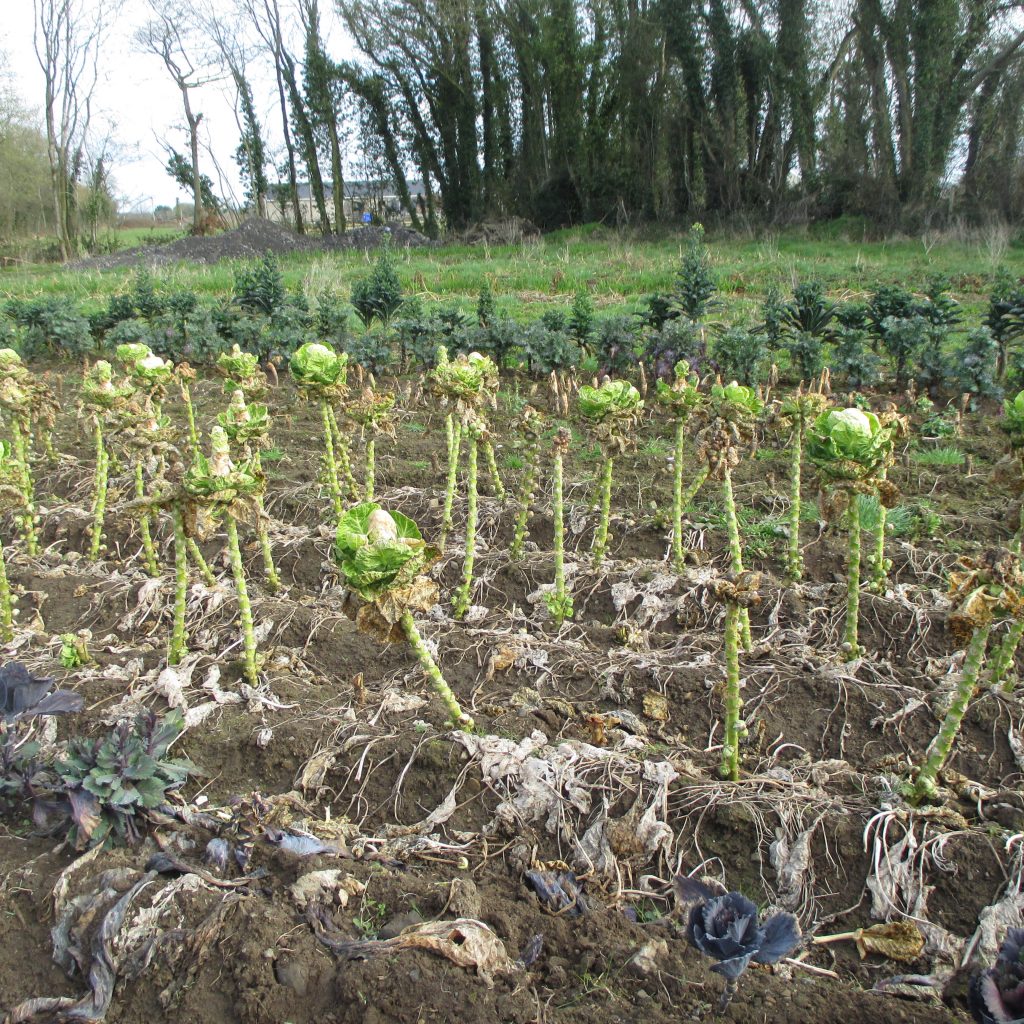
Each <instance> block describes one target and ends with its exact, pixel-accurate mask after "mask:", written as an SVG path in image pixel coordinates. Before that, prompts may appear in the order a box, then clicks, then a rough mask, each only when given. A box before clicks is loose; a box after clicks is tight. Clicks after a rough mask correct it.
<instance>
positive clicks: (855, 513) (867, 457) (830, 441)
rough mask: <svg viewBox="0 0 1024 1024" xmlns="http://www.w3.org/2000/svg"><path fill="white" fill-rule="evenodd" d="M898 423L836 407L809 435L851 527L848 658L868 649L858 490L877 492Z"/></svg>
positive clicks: (810, 451)
mask: <svg viewBox="0 0 1024 1024" xmlns="http://www.w3.org/2000/svg"><path fill="white" fill-rule="evenodd" d="M892 439H893V427H891V426H887V425H884V424H883V423H882V421H881V420H880V419H879V418H878V417H877V416H876V415H874V413H870V412H864V411H862V410H860V409H833V410H831V411H829V412H825V413H822V414H821V415H820V416H819V417H818V418H817V419H816V420H815V421H814V423H813V424H812V426H811V428H810V430H809V431H808V435H807V454H808V457H809V458H810V460H811V461H812V462H813V463H814V465H815V467H816V468H817V470H818V473H819V474H820V476H821V478H822V481H823V482H824V483H825V484H827V485H829V486H831V487H833V488H835V489H836V490H837V491H839V492H841V493H842V494H843V495H844V498H845V504H846V522H847V526H848V528H849V538H848V542H847V567H846V571H847V584H846V631H845V643H844V646H845V648H846V657H847V660H849V661H852V660H854V659H855V658H858V657H860V656H861V654H862V653H863V649H862V648H861V647H860V645H859V644H858V642H857V617H858V615H859V612H860V555H861V551H860V548H861V545H860V507H859V505H858V503H857V495H858V494H864V493H867V494H871V493H878V491H879V488H880V486H881V479H880V474H881V471H882V469H883V468H884V467H885V466H886V465H887V463H888V459H889V458H890V457H891V453H892Z"/></svg>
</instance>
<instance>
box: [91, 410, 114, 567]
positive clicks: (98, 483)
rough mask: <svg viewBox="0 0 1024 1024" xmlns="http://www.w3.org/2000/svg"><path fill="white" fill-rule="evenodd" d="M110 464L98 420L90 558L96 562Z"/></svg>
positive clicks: (105, 504)
mask: <svg viewBox="0 0 1024 1024" xmlns="http://www.w3.org/2000/svg"><path fill="white" fill-rule="evenodd" d="M109 464H110V460H109V456H108V455H107V449H106V447H105V445H104V444H103V425H102V424H101V423H100V421H99V419H97V420H96V474H95V476H94V477H93V499H92V536H91V538H90V541H89V557H90V558H91V559H92V560H93V561H96V560H98V559H99V557H100V549H101V547H102V545H103V520H104V517H105V516H106V510H107V469H108V466H109Z"/></svg>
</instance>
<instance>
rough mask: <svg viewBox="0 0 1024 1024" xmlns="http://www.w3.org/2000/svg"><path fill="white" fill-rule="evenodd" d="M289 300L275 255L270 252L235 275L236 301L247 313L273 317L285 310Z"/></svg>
mask: <svg viewBox="0 0 1024 1024" xmlns="http://www.w3.org/2000/svg"><path fill="white" fill-rule="evenodd" d="M287 300H288V296H287V293H286V292H285V290H284V278H283V277H282V276H281V268H280V266H279V265H278V262H277V257H276V256H275V255H274V254H273V253H270V252H268V253H267V254H266V255H265V256H264V257H263V258H262V259H259V260H257V261H255V262H254V263H252V264H250V265H249V266H246V267H242V268H241V269H240V270H239V271H238V272H237V273H236V274H235V293H234V301H235V304H236V305H237V306H239V307H240V308H241V309H243V310H245V311H246V312H247V313H261V314H262V315H263V316H267V317H269V316H273V315H274V314H275V313H278V312H280V311H281V310H282V309H283V308H284V306H285V304H286V303H287Z"/></svg>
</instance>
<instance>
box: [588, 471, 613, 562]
mask: <svg viewBox="0 0 1024 1024" xmlns="http://www.w3.org/2000/svg"><path fill="white" fill-rule="evenodd" d="M614 464H615V460H614V459H613V458H612V457H611V456H610V455H607V456H605V460H604V467H603V468H602V470H601V482H600V485H599V487H600V495H601V513H600V515H601V518H600V519H599V520H598V523H597V534H596V535H595V537H594V550H593V554H592V558H591V564H592V565H593V568H595V569H598V568H600V567H601V563H602V562H603V561H604V556H605V555H606V554H607V552H608V527H609V524H610V523H611V518H612V468H613V466H614Z"/></svg>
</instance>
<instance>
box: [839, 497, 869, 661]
mask: <svg viewBox="0 0 1024 1024" xmlns="http://www.w3.org/2000/svg"><path fill="white" fill-rule="evenodd" d="M846 525H847V529H848V530H849V537H848V538H847V552H846V632H845V634H844V637H843V642H844V645H845V647H846V652H847V660H848V661H853V660H854V659H855V658H859V657H860V656H861V654H863V653H864V649H863V648H862V647H861V646H860V644H859V643H857V624H858V621H859V619H860V505H859V504H858V502H857V498H856V496H855V495H851V496H850V502H849V505H848V506H847V509H846Z"/></svg>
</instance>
